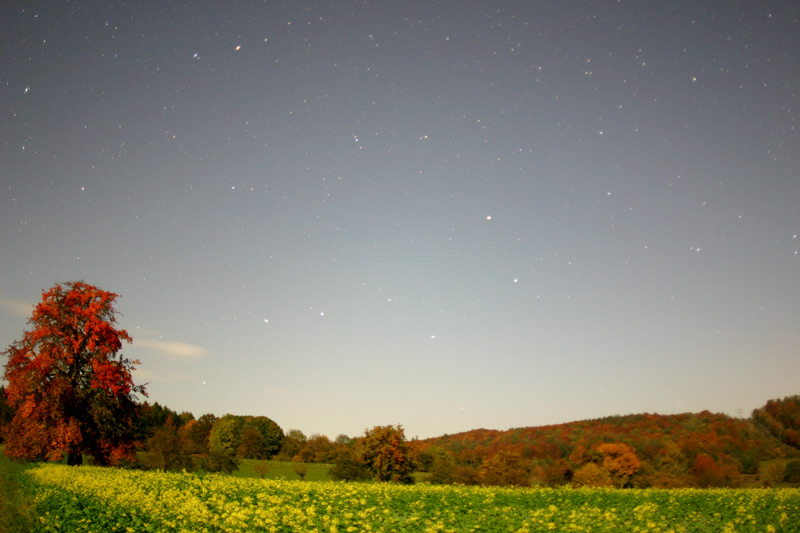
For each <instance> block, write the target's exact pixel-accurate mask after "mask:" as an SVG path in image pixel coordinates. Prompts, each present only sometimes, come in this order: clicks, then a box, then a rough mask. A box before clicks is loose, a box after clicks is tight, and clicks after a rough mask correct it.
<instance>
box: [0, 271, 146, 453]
mask: <svg viewBox="0 0 800 533" xmlns="http://www.w3.org/2000/svg"><path fill="white" fill-rule="evenodd" d="M118 296H119V295H117V294H114V293H111V292H107V291H104V290H101V289H99V288H97V287H94V286H92V285H88V284H86V283H84V282H82V281H73V282H69V283H65V284H63V285H62V284H56V285H55V286H54V287H53V288H51V289H50V290H48V291H42V301H41V302H40V303H39V304H38V305H37V306H36V308H35V309H34V311H33V315H32V316H31V318H30V320H29V321H28V323H29V324H30V325H31V329H30V330H29V331H26V332H25V333H24V335H23V337H22V340H19V341H16V342H14V343H13V344H12V345H11V346H10V347H9V348H8V349H7V350H6V351H5V352H4V354H3V355H5V356H6V357H8V361H7V363H6V365H5V376H4V377H5V379H6V380H8V389H7V396H8V401H9V403H10V404H11V405H12V406H13V407H14V408H15V414H14V418H13V419H12V420H11V423H10V424H9V425H8V427H7V428H6V432H5V437H6V455H8V456H9V457H11V458H14V459H28V460H32V459H47V460H51V461H57V460H60V459H61V458H62V457H63V456H64V455H66V456H67V463H68V464H70V465H80V464H81V463H82V461H83V454H84V453H85V454H88V455H90V456H91V458H92V459H93V460H94V462H96V463H98V464H113V463H116V462H118V461H120V460H122V459H125V458H127V457H130V456H131V453H132V443H133V436H134V434H133V423H132V422H133V415H134V406H135V403H134V402H135V400H136V397H135V394H136V393H141V394H145V395H146V393H145V390H144V386H142V385H134V383H133V378H132V376H131V372H132V370H133V368H134V366H135V365H137V364H139V362H138V361H130V360H128V359H125V358H124V357H123V356H122V355H121V354H119V351H120V349H121V348H122V341H127V342H131V337H130V336H129V335H128V333H127V332H126V331H125V330H124V329H116V328H115V323H116V310H115V309H114V301H115V300H116V298H117V297H118Z"/></svg>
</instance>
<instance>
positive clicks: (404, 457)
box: [360, 426, 413, 483]
mask: <svg viewBox="0 0 800 533" xmlns="http://www.w3.org/2000/svg"><path fill="white" fill-rule="evenodd" d="M360 447H361V460H362V462H363V463H364V464H365V465H367V467H368V468H369V469H370V471H371V472H372V474H373V475H374V476H375V477H376V478H377V479H378V481H393V482H396V483H412V482H413V479H412V478H411V472H412V469H413V467H412V464H411V459H410V457H409V453H408V444H407V442H406V436H405V432H404V430H403V426H397V427H395V426H375V427H374V428H372V429H370V430H367V431H366V433H365V434H364V437H363V438H362V439H361V442H360Z"/></svg>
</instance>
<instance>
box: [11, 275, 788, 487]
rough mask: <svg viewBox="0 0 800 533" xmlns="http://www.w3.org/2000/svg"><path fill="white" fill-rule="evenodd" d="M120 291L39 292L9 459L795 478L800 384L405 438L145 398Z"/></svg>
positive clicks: (447, 476) (492, 475) (25, 339)
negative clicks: (717, 408)
mask: <svg viewBox="0 0 800 533" xmlns="http://www.w3.org/2000/svg"><path fill="white" fill-rule="evenodd" d="M117 298H118V295H117V294H114V293H110V292H107V291H104V290H102V289H99V288H97V287H94V286H92V285H89V284H86V283H85V282H82V281H76V282H69V283H65V284H56V285H55V286H54V287H52V288H51V289H49V290H47V291H43V292H42V300H41V302H39V303H38V304H37V306H36V307H35V308H34V311H33V314H32V316H31V318H30V320H29V324H30V326H31V327H30V329H28V330H27V331H25V332H24V333H23V336H22V338H21V339H20V340H18V341H16V342H14V343H12V345H11V346H9V348H8V349H7V350H6V351H5V352H3V355H4V356H5V357H6V358H7V359H8V360H7V362H6V364H5V373H4V378H5V379H6V380H7V382H8V386H7V387H0V440H4V448H5V453H6V455H8V456H9V457H11V458H12V459H17V460H49V461H58V460H66V462H67V463H68V464H70V465H76V466H77V465H80V464H82V463H83V460H84V457H87V458H88V460H89V461H91V462H92V463H95V464H100V465H123V466H131V467H141V468H154V469H161V470H180V469H187V470H190V469H203V470H206V471H216V472H218V471H227V472H231V471H233V470H234V469H236V468H237V467H238V464H239V461H240V460H241V459H243V458H245V459H260V460H266V459H278V460H284V461H292V462H294V463H295V464H296V469H295V472H297V473H298V475H299V476H300V477H303V475H304V467H303V466H302V465H303V464H304V463H325V464H330V465H331V468H330V475H331V477H332V478H334V479H341V480H361V479H370V478H372V479H377V480H380V481H393V482H400V483H410V482H412V479H413V478H412V476H411V474H412V472H413V471H419V472H422V473H423V475H424V476H425V479H427V480H428V481H430V482H433V483H461V484H487V485H520V486H527V485H531V484H532V483H538V484H549V485H564V484H572V485H579V486H616V487H649V486H653V487H681V486H701V487H705V486H737V485H739V484H742V483H743V482H744V481H745V479H746V478H747V477H748V476H750V477H751V478H752V477H754V476H758V478H759V479H760V480H761V481H762V482H763V483H765V484H777V483H784V482H791V483H797V482H800V461H792V462H789V463H788V465H787V462H786V461H774V459H780V458H791V457H797V456H798V455H800V396H792V397H787V398H784V399H783V400H770V401H769V402H767V404H766V405H765V406H764V407H762V408H760V409H756V410H755V411H754V412H753V416H752V417H751V418H750V419H749V420H743V419H734V418H731V417H727V416H725V415H721V414H712V413H709V412H707V411H704V412H702V413H698V414H690V413H686V414H681V415H668V416H665V415H653V414H643V415H630V416H615V417H607V418H604V419H598V420H590V421H582V422H573V423H569V424H560V425H554V426H545V427H538V428H518V429H512V430H508V431H493V430H483V429H480V430H473V431H468V432H465V433H461V434H458V435H444V436H442V437H437V438H434V439H426V440H416V439H415V440H412V441H408V440H407V439H406V437H405V433H404V430H403V427H402V426H399V425H398V426H376V427H374V428H372V429H368V430H366V431H365V433H364V435H363V436H360V437H348V436H346V435H339V436H338V437H337V438H336V439H334V440H333V441H331V440H330V439H329V438H328V437H326V436H324V435H318V434H314V435H311V436H309V437H306V436H305V435H304V434H303V433H302V432H301V431H299V430H289V431H288V432H286V433H284V431H283V429H282V428H281V427H280V426H279V425H278V424H277V423H275V422H274V421H273V420H271V419H270V418H268V417H265V416H240V415H232V414H228V415H225V416H222V417H217V416H215V415H213V414H204V415H202V416H200V417H199V418H195V417H194V415H192V414H191V413H188V412H183V413H177V412H175V411H172V410H170V409H169V408H167V407H165V406H162V405H159V404H158V403H157V402H156V403H153V404H150V403H148V402H147V401H143V400H142V397H146V395H147V393H146V391H145V387H144V386H142V385H137V384H135V383H134V382H133V379H132V370H133V368H134V367H135V366H136V365H137V364H139V362H138V361H131V360H128V359H126V358H125V357H124V356H122V355H121V353H120V350H121V348H122V346H123V343H124V342H131V338H130V336H129V335H128V333H127V332H126V331H125V330H123V329H118V328H117V327H116V310H115V308H114V303H115V301H116V299H117Z"/></svg>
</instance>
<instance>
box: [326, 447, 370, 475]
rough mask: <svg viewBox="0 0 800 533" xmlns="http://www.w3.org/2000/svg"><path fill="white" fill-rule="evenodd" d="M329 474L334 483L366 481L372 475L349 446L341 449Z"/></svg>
mask: <svg viewBox="0 0 800 533" xmlns="http://www.w3.org/2000/svg"><path fill="white" fill-rule="evenodd" d="M328 473H329V475H330V476H331V479H332V480H334V481H365V480H367V479H369V478H370V477H371V475H372V474H371V472H370V470H369V467H368V466H367V465H365V464H364V462H363V461H362V460H361V457H359V455H358V453H357V452H356V451H355V449H353V448H352V447H349V446H348V447H343V448H340V449H339V452H338V454H337V455H336V458H335V459H334V461H333V465H332V466H331V468H330V470H329V471H328Z"/></svg>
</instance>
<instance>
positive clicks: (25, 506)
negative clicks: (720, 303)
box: [0, 445, 34, 533]
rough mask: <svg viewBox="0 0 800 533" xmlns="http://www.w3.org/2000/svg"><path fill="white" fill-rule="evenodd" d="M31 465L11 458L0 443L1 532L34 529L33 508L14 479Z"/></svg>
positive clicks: (10, 532)
mask: <svg viewBox="0 0 800 533" xmlns="http://www.w3.org/2000/svg"><path fill="white" fill-rule="evenodd" d="M30 466H31V465H29V464H25V463H15V462H14V461H12V460H10V459H9V458H8V457H6V455H5V448H4V447H3V446H2V445H0V533H18V532H20V533H21V532H27V531H32V530H33V523H34V516H33V509H32V507H31V504H30V502H28V501H27V500H26V498H25V495H24V494H23V493H22V490H21V489H20V487H19V485H17V483H16V481H15V480H14V478H15V477H16V476H17V475H18V474H19V473H20V472H23V471H24V470H26V469H28V468H30Z"/></svg>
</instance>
